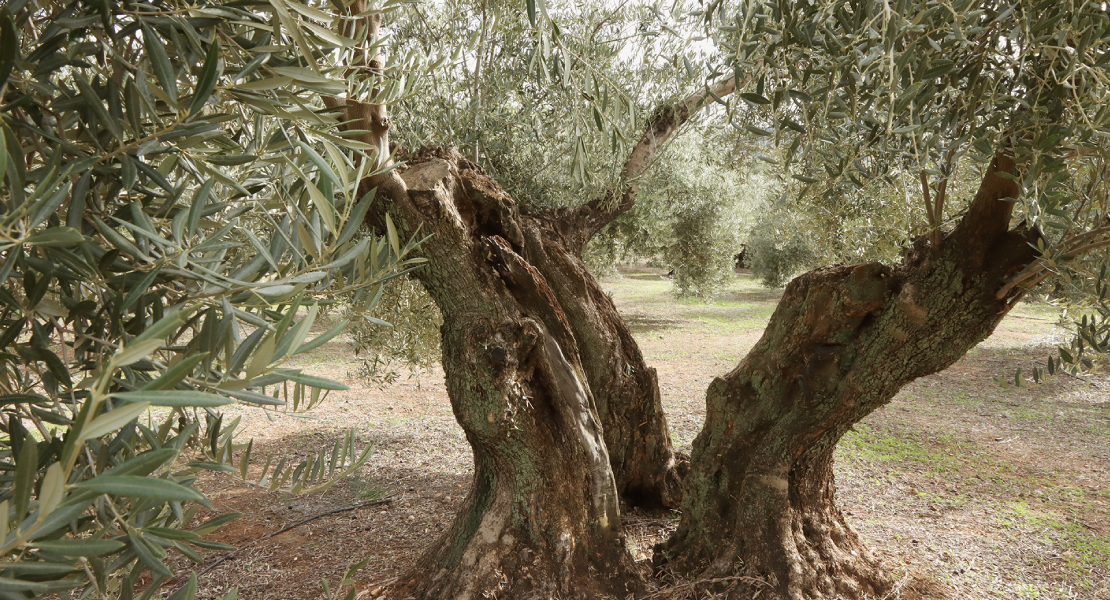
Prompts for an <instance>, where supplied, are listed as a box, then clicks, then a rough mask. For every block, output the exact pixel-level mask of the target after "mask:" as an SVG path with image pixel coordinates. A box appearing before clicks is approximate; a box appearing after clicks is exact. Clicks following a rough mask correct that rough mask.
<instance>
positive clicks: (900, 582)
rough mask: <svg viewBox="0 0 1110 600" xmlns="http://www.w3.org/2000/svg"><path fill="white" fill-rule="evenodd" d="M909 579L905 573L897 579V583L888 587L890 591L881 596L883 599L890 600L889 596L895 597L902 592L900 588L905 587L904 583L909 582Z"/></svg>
mask: <svg viewBox="0 0 1110 600" xmlns="http://www.w3.org/2000/svg"><path fill="white" fill-rule="evenodd" d="M909 581H910V576H909V575H906V576H905V577H903V578H902V579H899V580H898V583H896V584H894V587H892V588H890V592H889V593H888V594H887V595H885V596H883V600H891V598H897V597H898V595H899V594H900V593H902V588H904V587H906V584H907V583H909Z"/></svg>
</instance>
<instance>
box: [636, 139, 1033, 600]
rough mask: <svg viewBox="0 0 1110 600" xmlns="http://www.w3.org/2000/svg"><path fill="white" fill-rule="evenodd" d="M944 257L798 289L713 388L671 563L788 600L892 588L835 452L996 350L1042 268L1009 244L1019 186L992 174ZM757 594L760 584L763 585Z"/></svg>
mask: <svg viewBox="0 0 1110 600" xmlns="http://www.w3.org/2000/svg"><path fill="white" fill-rule="evenodd" d="M999 165H1001V168H1002V169H1004V170H1006V171H1009V170H1011V169H1012V168H1013V163H1012V162H1011V161H1010V160H1009V159H1007V158H1006V157H1004V156H1000V157H999V158H997V159H996V160H995V163H993V164H992V165H991V169H990V170H988V173H987V175H986V176H985V177H984V180H983V183H982V186H981V187H980V190H979V193H978V194H977V196H976V198H975V200H974V201H973V203H972V205H971V208H970V209H969V211H968V214H967V216H966V217H965V218H964V219H963V221H962V222H961V224H960V225H959V226H958V227H957V228H956V230H955V231H953V232H952V233H951V234H950V235H949V236H948V238H947V239H946V240H945V242H944V244H943V246H942V248H941V249H940V250H939V251H935V250H934V249H933V248H930V247H928V245H927V242H926V241H925V240H924V239H922V240H921V243H920V245H919V246H918V248H917V249H915V250H914V251H912V252H910V253H909V254H908V255H907V256H906V258H905V260H904V261H903V263H902V264H901V265H900V266H898V267H897V268H894V269H891V268H889V267H886V266H884V265H881V264H878V263H871V264H864V265H856V266H837V267H829V268H823V269H818V270H816V271H812V272H810V273H807V274H805V275H803V276H801V277H799V278H798V279H796V280H794V281H793V282H791V283H790V284H789V285H788V286H787V288H786V291H785V293H784V295H783V297H782V300H781V301H780V303H779V306H778V308H777V309H776V311H775V313H774V315H773V316H772V317H771V321H770V323H769V325H768V326H767V329H766V331H765V332H764V334H763V337H762V338H761V339H760V341H759V342H758V343H757V344H756V346H755V347H754V348H753V349H752V351H751V352H750V353H749V354H748V356H747V357H746V358H745V359H744V360H743V361H741V362H740V364H739V365H738V366H737V367H736V368H735V369H734V370H733V371H732V372H730V373H728V374H727V375H725V376H723V377H719V378H717V379H716V380H714V382H713V383H712V384H711V385H710V388H709V391H708V393H707V395H706V410H707V415H706V422H705V426H704V428H703V430H702V431H701V433H700V434H699V436H698V438H697V439H696V440H695V442H694V448H693V453H692V456H691V471H690V474H689V475H688V476H687V479H686V497H685V499H684V501H683V509H682V512H683V514H682V522H681V524H680V526H679V529H678V530H677V531H676V532H675V534H674V536H672V538H671V539H670V540H668V541H667V542H666V543H665V544H662V545H661V546H660V547H659V548H657V554H656V561H657V563H666V562H671V563H672V564H673V565H675V566H676V567H678V568H680V569H683V570H686V571H688V572H691V573H697V574H699V575H701V576H705V577H720V576H725V575H734V574H737V573H741V574H745V575H750V576H754V577H759V578H761V579H763V580H764V581H766V582H767V583H769V584H770V585H771V586H772V588H773V590H774V593H776V594H777V595H778V596H780V597H782V598H789V599H790V600H801V599H803V598H823V597H825V598H832V597H837V596H838V595H839V596H842V597H847V598H857V597H860V594H861V592H866V593H871V594H882V593H884V592H885V591H886V590H887V589H888V588H889V586H890V581H889V579H888V578H887V577H886V576H885V575H884V574H883V572H882V571H881V569H880V568H879V565H878V562H877V561H876V560H875V558H874V557H873V556H872V555H871V554H870V553H869V552H868V551H867V549H866V548H865V546H864V545H863V543H862V542H861V540H860V538H859V537H858V536H857V535H856V533H855V532H854V531H852V529H851V527H850V526H849V525H848V523H847V522H846V521H845V519H844V516H843V515H842V514H841V512H840V510H839V509H838V508H837V507H836V505H835V503H834V492H835V484H834V481H833V471H832V457H833V449H834V448H835V446H836V443H837V442H838V441H839V440H840V438H841V436H843V435H844V433H845V432H846V431H848V429H850V428H851V426H852V425H853V424H854V423H857V422H858V421H860V420H861V419H863V418H864V417H865V416H867V415H868V414H870V413H871V412H872V411H874V410H875V409H876V408H878V407H880V406H882V405H884V404H886V403H888V402H889V401H890V400H891V399H892V398H893V397H894V395H895V394H896V393H897V392H898V390H899V389H901V388H902V386H903V385H905V384H907V383H909V382H910V381H913V380H914V379H917V378H918V377H922V376H925V375H928V374H931V373H935V372H937V371H940V370H942V369H944V368H946V367H948V366H949V365H951V364H952V363H954V362H955V361H957V360H959V359H960V358H961V357H962V356H963V355H964V354H965V353H966V352H967V351H968V350H970V349H971V348H973V347H974V346H975V345H976V344H977V343H979V342H980V341H982V340H983V339H985V338H986V337H987V336H988V335H990V333H991V332H992V331H993V330H994V328H995V327H996V326H997V325H998V323H999V321H1001V319H1002V317H1003V316H1005V314H1006V313H1007V312H1008V311H1009V309H1010V307H1011V306H1012V303H1013V302H1014V301H1016V298H1015V297H1011V298H1006V299H1003V300H999V299H997V298H996V292H997V291H998V290H999V289H1000V288H1001V287H1002V286H1003V284H1004V279H1005V277H1007V276H1008V275H1012V274H1013V273H1014V272H1015V271H1017V270H1019V269H1021V268H1022V267H1023V266H1024V265H1026V264H1028V263H1029V262H1030V261H1032V260H1033V259H1034V258H1035V252H1034V250H1033V249H1032V248H1030V246H1029V243H1028V242H1029V241H1030V238H1029V236H1027V235H1026V234H1024V233H1022V232H1017V231H1015V232H1010V231H1008V228H1009V221H1010V211H1011V206H1012V204H1010V203H1008V202H1003V201H1001V200H1000V199H1001V198H1006V197H1016V196H1017V190H1016V188H1015V186H1014V185H1013V182H1012V181H1010V180H1008V179H1004V178H1000V177H997V176H995V175H994V170H995V168H998V167H999ZM757 587H758V586H757Z"/></svg>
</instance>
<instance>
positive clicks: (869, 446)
mask: <svg viewBox="0 0 1110 600" xmlns="http://www.w3.org/2000/svg"><path fill="white" fill-rule="evenodd" d="M952 445H953V443H952V440H951V439H950V437H947V436H942V437H940V438H937V437H932V438H930V437H928V436H926V435H925V434H924V433H920V432H910V431H901V432H899V431H888V430H883V429H877V428H874V427H871V426H869V425H866V424H859V425H857V426H856V429H855V431H850V432H848V434H847V435H845V436H844V438H843V439H842V440H841V442H840V444H838V446H837V451H838V452H839V453H840V455H841V456H843V457H855V458H858V459H861V460H865V461H870V462H883V463H893V464H895V465H899V464H910V463H916V464H918V465H923V466H925V473H926V474H927V475H935V474H940V473H948V472H954V471H956V470H957V467H958V462H957V460H956V457H955V456H953V453H950V452H946V451H945V449H946V448H948V447H950V446H952Z"/></svg>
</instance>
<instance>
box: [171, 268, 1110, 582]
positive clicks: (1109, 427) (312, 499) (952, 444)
mask: <svg viewBox="0 0 1110 600" xmlns="http://www.w3.org/2000/svg"><path fill="white" fill-rule="evenodd" d="M604 285H605V287H606V288H607V289H608V290H610V291H611V292H612V294H613V297H614V299H615V300H616V302H617V304H618V306H619V307H620V309H621V311H622V313H623V314H624V316H625V318H626V319H627V321H628V322H629V323H630V325H631V327H632V329H633V332H634V333H635V335H636V337H637V339H638V341H639V342H640V344H641V348H642V349H643V352H644V354H645V356H646V357H647V360H648V362H649V364H651V365H653V366H655V367H656V368H657V369H658V372H659V379H660V385H661V388H662V391H663V401H664V406H665V408H666V410H667V414H668V418H669V420H670V425H671V428H672V435H673V438H674V441H675V445H676V446H677V447H679V448H681V449H683V450H686V451H688V450H689V446H690V443H691V441H692V440H693V439H694V436H695V435H696V434H697V432H698V429H699V427H700V425H701V422H702V417H703V414H704V392H705V389H706V386H707V384H708V383H709V382H710V381H711V380H712V378H713V377H714V376H715V375H718V374H721V373H723V372H726V371H727V370H729V369H730V368H732V367H733V366H735V364H736V363H737V361H738V360H739V359H740V357H742V356H743V354H744V353H745V352H746V351H747V350H748V349H749V348H750V347H751V346H752V345H753V344H754V343H755V341H756V340H757V339H758V337H759V335H760V334H761V332H762V329H763V327H764V324H765V323H766V322H767V319H768V318H769V317H770V315H771V312H772V311H773V310H774V306H775V303H776V301H777V299H778V296H779V293H780V292H776V291H772V290H764V289H762V288H759V287H758V286H757V285H756V284H755V282H753V281H752V280H751V279H750V277H747V276H743V275H742V276H739V277H738V278H737V280H736V281H735V283H734V284H733V285H732V286H731V287H730V288H729V289H728V290H727V292H726V293H725V294H724V295H722V296H721V297H720V298H718V299H717V300H716V301H714V302H712V303H704V302H700V301H677V300H675V299H674V298H672V297H671V295H670V282H669V281H667V280H666V279H665V278H664V277H662V276H661V275H660V273H659V272H658V271H652V270H648V269H636V270H629V271H627V272H625V273H623V275H622V276H618V277H612V278H609V279H607V280H605V282H604ZM1056 319H1057V313H1056V312H1055V311H1054V310H1053V309H1052V308H1051V307H1047V306H1044V305H1033V304H1022V305H1021V306H1019V307H1018V308H1017V309H1015V311H1014V312H1013V314H1012V315H1011V316H1009V317H1007V319H1006V320H1005V321H1004V322H1003V324H1002V326H1001V327H1000V328H999V329H998V331H997V332H996V333H995V335H994V336H993V337H991V338H990V339H989V340H987V341H986V342H984V343H983V344H982V345H980V346H979V347H978V348H976V349H975V350H974V351H972V352H970V353H969V354H968V355H967V357H966V358H965V359H964V360H963V361H961V362H960V363H958V364H957V365H955V366H953V367H952V368H950V369H948V370H947V371H945V372H943V373H940V374H937V375H934V376H932V377H928V378H925V379H922V380H920V381H917V382H915V383H914V384H912V385H910V386H908V387H907V388H906V389H905V390H903V391H902V393H901V394H899V395H898V397H897V398H895V400H894V401H893V402H892V403H891V404H890V405H889V406H887V407H886V408H885V409H882V410H880V411H878V412H876V413H875V414H873V415H871V416H870V417H869V418H868V419H867V420H866V421H864V422H863V423H861V424H859V425H858V426H857V427H856V431H855V432H854V433H852V434H850V435H849V436H848V437H847V438H846V439H845V440H844V442H843V443H842V444H841V446H840V451H839V455H838V463H837V464H838V470H837V477H838V483H839V495H840V502H841V504H842V506H843V507H844V508H845V509H846V511H847V512H848V514H849V515H850V518H851V519H852V521H853V524H854V525H855V527H856V529H857V530H858V531H859V532H860V533H861V534H862V535H863V537H864V538H865V539H866V540H867V541H868V543H869V544H870V547H871V548H872V550H873V551H874V552H875V553H876V554H877V555H878V556H880V557H881V558H882V559H883V560H884V561H886V563H887V564H888V566H889V568H890V570H891V571H892V572H893V573H894V574H895V575H896V576H897V577H898V578H899V580H900V583H902V584H904V585H903V587H901V588H899V591H898V592H897V593H896V594H895V595H892V596H891V598H895V597H903V598H920V597H949V598H953V599H963V598H969V599H970V598H1006V599H1013V600H1016V599H1019V598H1021V599H1026V598H1027V599H1032V598H1038V599H1041V598H1044V599H1064V598H1084V599H1110V403H1108V400H1110V379H1108V378H1096V379H1095V380H1094V381H1093V382H1091V384H1088V383H1086V382H1082V381H1077V380H1074V379H1070V378H1058V379H1056V380H1053V381H1051V382H1050V383H1048V384H1046V385H1042V386H1038V387H1032V388H1025V389H1019V390H1004V389H1002V388H1001V387H999V386H998V385H997V384H996V383H994V381H993V380H992V378H993V377H994V376H1000V377H1012V376H1013V374H1014V372H1015V371H1016V370H1017V369H1018V368H1019V367H1021V368H1023V369H1024V370H1025V372H1026V373H1028V372H1029V371H1030V369H1031V366H1032V365H1033V361H1037V360H1042V361H1043V360H1044V358H1045V356H1047V350H1046V348H1047V347H1048V345H1050V344H1051V343H1052V341H1053V340H1054V336H1058V335H1059V332H1058V331H1057V330H1056V329H1055V327H1054V323H1055V321H1056ZM295 366H299V367H303V368H305V369H306V370H307V371H309V372H312V373H316V374H320V375H325V376H329V377H332V378H334V379H338V380H341V381H344V382H346V383H347V384H348V385H350V386H351V389H350V390H349V391H343V392H333V393H332V394H331V396H330V397H329V398H328V399H327V400H326V402H325V403H324V405H323V406H322V407H320V408H319V409H316V410H314V411H313V412H312V413H311V414H309V415H307V416H304V417H295V416H288V415H280V414H270V415H265V414H262V413H260V412H259V411H256V410H249V409H247V410H243V423H242V425H241V427H243V428H244V434H247V435H250V436H253V437H254V439H255V445H254V455H255V456H256V457H258V456H260V455H265V454H271V455H283V456H288V457H290V458H295V457H297V456H300V457H303V456H305V455H306V453H311V452H314V451H317V450H318V449H320V448H323V447H324V446H325V445H327V444H328V443H330V442H331V441H333V440H335V439H336V438H337V436H339V435H340V434H341V432H343V431H344V430H346V429H348V428H353V429H354V430H355V431H356V432H357V435H358V437H359V439H360V441H361V443H364V444H373V445H374V452H373V455H372V456H371V458H370V459H369V462H368V463H367V464H366V465H365V466H364V467H363V468H361V469H360V470H359V471H358V473H357V474H356V475H355V476H353V477H351V478H349V479H347V480H345V481H344V482H343V483H341V484H339V485H337V486H335V487H334V488H332V489H331V490H328V491H327V492H324V493H320V494H312V495H298V496H287V495H283V494H281V493H271V492H265V491H259V490H258V489H256V488H252V487H249V486H247V485H243V484H239V483H236V482H234V481H233V480H231V479H229V478H225V477H223V476H213V477H209V478H206V479H205V480H204V481H203V487H204V489H205V490H206V491H207V492H208V493H209V495H210V498H211V500H212V502H213V504H214V505H215V507H216V508H217V509H218V510H220V511H238V512H242V513H245V514H246V516H244V517H242V518H241V519H239V520H238V521H236V522H235V523H233V524H231V525H228V526H225V527H224V528H223V529H221V530H220V531H218V532H217V533H215V534H213V535H212V536H210V537H211V538H212V539H216V540H219V541H223V542H227V543H231V544H235V545H239V546H243V545H246V544H248V543H250V542H252V541H254V540H257V539H259V538H261V537H263V536H265V535H267V534H268V533H272V532H274V531H277V530H278V529H280V528H282V527H284V526H287V525H290V524H293V523H296V522H298V521H300V520H302V519H305V518H306V517H309V516H312V515H315V514H318V513H322V512H325V511H328V510H331V509H335V508H341V507H348V506H351V505H352V504H355V503H360V502H366V501H368V500H372V499H376V498H391V499H392V503H391V504H387V505H382V506H375V507H369V508H362V509H358V510H353V511H349V512H343V513H338V514H335V515H331V516H327V517H324V518H320V519H317V520H315V521H312V522H311V523H308V524H305V525H302V526H299V527H296V528H294V529H292V530H290V531H288V532H287V533H283V534H281V535H278V536H274V537H272V538H269V539H265V540H263V541H261V542H259V543H256V544H254V545H252V546H250V547H248V548H244V549H243V550H242V551H240V552H239V553H238V554H237V555H236V557H235V559H234V560H229V561H226V562H224V563H222V564H221V565H219V566H218V567H216V568H214V569H212V570H211V571H210V572H208V573H207V574H205V575H204V576H203V577H202V578H201V581H200V584H201V593H200V594H199V597H201V598H214V597H216V596H218V595H220V594H223V593H226V592H227V591H228V590H229V589H230V588H232V587H237V588H238V589H239V597H240V598H245V599H248V600H253V599H263V598H275V599H299V598H320V597H324V595H325V594H324V587H323V584H322V581H327V582H328V584H329V586H330V588H331V589H332V590H333V591H334V589H335V588H336V586H337V584H338V583H339V580H340V578H341V576H342V574H343V571H344V570H345V568H346V567H347V565H348V564H350V563H354V562H356V561H359V560H362V559H368V561H367V563H366V565H365V566H363V567H362V568H361V569H359V570H358V571H357V572H355V573H354V575H353V586H354V589H355V591H356V595H357V597H358V598H362V599H369V598H373V597H376V596H378V595H379V594H380V593H381V592H380V585H381V584H382V583H386V582H388V581H389V580H391V578H394V577H396V576H397V575H399V574H400V573H402V572H403V571H404V570H405V569H406V568H407V567H408V566H410V565H411V564H412V563H413V561H414V560H415V559H416V557H417V556H418V554H419V552H420V550H421V549H422V548H424V547H425V546H427V545H428V544H430V543H432V542H434V541H435V540H436V538H437V537H438V536H439V535H440V534H441V532H443V531H444V530H445V528H446V527H447V525H448V523H449V522H450V519H451V518H452V516H453V515H454V513H455V510H456V509H457V507H458V505H459V502H460V500H461V499H462V497H463V496H464V495H465V494H466V492H467V490H468V487H469V485H470V476H471V460H470V451H469V447H468V446H467V444H466V442H465V439H464V438H463V435H462V432H461V430H460V429H459V427H458V426H457V424H456V423H455V420H454V417H453V415H452V413H451V408H450V404H449V401H448V398H447V395H446V393H445V391H444V385H443V379H442V377H443V376H442V373H441V372H433V373H426V374H423V375H422V376H420V377H419V378H414V379H409V380H402V381H400V382H398V383H396V384H394V385H392V386H391V387H388V388H386V389H378V388H376V387H372V386H369V387H368V386H366V385H364V384H363V383H362V382H360V381H358V380H357V379H354V378H353V377H354V375H353V374H354V373H355V372H357V367H358V359H357V358H356V357H354V356H353V354H352V353H351V351H350V350H349V348H348V345H347V344H346V343H345V342H343V341H342V340H336V341H333V342H332V343H330V344H328V345H326V346H323V347H321V348H319V349H317V350H316V351H313V352H312V353H310V354H309V355H307V357H306V358H302V359H301V360H300V361H299V363H298V364H297V365H295ZM674 516H675V515H673V514H672V515H662V516H660V515H641V514H630V515H626V527H627V529H628V531H629V534H630V539H631V541H632V542H633V545H634V547H633V552H634V553H635V554H636V556H637V558H640V559H648V558H649V557H650V552H651V551H650V547H651V544H653V543H655V542H657V541H660V540H661V539H662V537H664V536H665V535H666V534H667V532H668V531H670V530H671V529H673V527H674V525H675V519H674ZM216 556H217V555H216V554H213V556H212V557H210V560H209V562H211V561H212V560H214V559H215V558H216ZM181 566H184V565H183V564H182V565H181ZM346 589H350V586H347V588H346ZM346 589H345V590H344V592H345V591H346ZM670 595H671V596H673V597H679V596H678V595H677V594H670ZM683 596H685V592H684V593H683ZM663 597H666V596H665V595H664V596H663ZM699 597H700V596H699Z"/></svg>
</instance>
